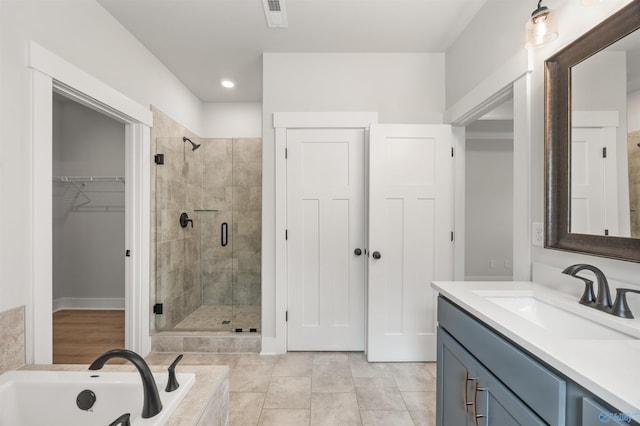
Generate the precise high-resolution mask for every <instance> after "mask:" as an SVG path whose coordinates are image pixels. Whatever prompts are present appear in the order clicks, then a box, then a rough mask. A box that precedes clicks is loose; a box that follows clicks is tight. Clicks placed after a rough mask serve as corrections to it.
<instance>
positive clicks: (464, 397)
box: [462, 371, 478, 412]
mask: <svg viewBox="0 0 640 426" xmlns="http://www.w3.org/2000/svg"><path fill="white" fill-rule="evenodd" d="M473 380H478V379H476V378H475V377H469V372H468V371H465V372H464V384H463V391H462V400H463V401H464V411H466V412H468V411H469V406H470V405H472V404H473V402H472V401H469V400H468V399H467V384H468V382H470V381H473ZM476 385H477V383H476Z"/></svg>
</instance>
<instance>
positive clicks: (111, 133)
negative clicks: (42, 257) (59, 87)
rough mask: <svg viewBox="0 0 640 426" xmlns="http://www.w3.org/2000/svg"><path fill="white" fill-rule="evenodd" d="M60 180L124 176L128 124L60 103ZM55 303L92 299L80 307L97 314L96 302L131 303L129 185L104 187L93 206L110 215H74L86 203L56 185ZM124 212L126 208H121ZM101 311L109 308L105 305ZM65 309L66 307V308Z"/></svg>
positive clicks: (56, 114) (56, 166) (56, 163)
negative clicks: (128, 281) (126, 192)
mask: <svg viewBox="0 0 640 426" xmlns="http://www.w3.org/2000/svg"><path fill="white" fill-rule="evenodd" d="M53 118H54V123H55V124H54V127H56V129H57V131H56V132H55V133H54V139H53V175H54V176H124V168H125V167H124V166H125V128H124V124H122V123H119V122H117V121H115V120H113V119H111V118H108V117H106V116H104V115H102V114H99V113H97V112H95V111H93V110H91V109H89V108H86V107H84V106H82V105H80V104H77V103H75V102H54V110H53ZM53 185H54V192H53V193H54V199H53V299H54V301H55V300H59V301H60V299H67V298H71V299H85V300H86V299H89V300H86V302H83V303H84V304H81V305H78V304H77V302H78V301H77V300H76V301H75V302H76V305H74V306H75V307H85V308H91V307H93V306H95V305H94V304H95V303H96V302H97V301H94V299H104V298H109V299H111V298H113V299H121V300H122V302H124V297H125V285H124V284H125V277H124V272H125V271H124V265H125V262H124V250H125V233H124V230H125V219H124V209H122V207H123V206H124V183H122V182H116V183H109V184H98V185H99V187H100V189H102V190H109V191H121V192H115V193H108V194H98V193H92V192H91V189H92V184H91V183H88V184H86V186H85V187H84V189H86V190H87V191H88V192H87V194H88V196H89V197H92V198H93V199H92V204H91V205H95V204H96V203H97V204H99V205H105V206H110V207H112V208H111V210H107V209H90V210H83V209H80V210H74V209H73V206H74V205H77V204H78V203H79V202H85V201H86V199H85V198H83V197H82V196H80V197H79V198H78V199H77V200H76V199H75V196H76V195H77V190H76V189H75V187H74V186H73V185H72V184H71V183H62V182H54V184H53ZM118 207H120V208H118ZM99 306H104V304H101V305H99ZM63 307H64V306H63Z"/></svg>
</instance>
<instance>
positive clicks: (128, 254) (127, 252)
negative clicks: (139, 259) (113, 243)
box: [124, 249, 131, 257]
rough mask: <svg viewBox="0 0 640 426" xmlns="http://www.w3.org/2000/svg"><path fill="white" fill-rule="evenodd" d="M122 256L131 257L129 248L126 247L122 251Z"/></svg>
mask: <svg viewBox="0 0 640 426" xmlns="http://www.w3.org/2000/svg"><path fill="white" fill-rule="evenodd" d="M124 256H125V257H131V250H129V249H127V250H125V251H124Z"/></svg>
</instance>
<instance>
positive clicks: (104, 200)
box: [53, 176, 125, 211]
mask: <svg viewBox="0 0 640 426" xmlns="http://www.w3.org/2000/svg"><path fill="white" fill-rule="evenodd" d="M53 182H54V191H53V194H54V197H57V198H58V199H59V200H61V201H63V202H62V203H61V204H60V205H61V206H63V207H64V208H65V209H66V210H71V211H123V210H124V183H125V180H124V177H123V176H54V177H53Z"/></svg>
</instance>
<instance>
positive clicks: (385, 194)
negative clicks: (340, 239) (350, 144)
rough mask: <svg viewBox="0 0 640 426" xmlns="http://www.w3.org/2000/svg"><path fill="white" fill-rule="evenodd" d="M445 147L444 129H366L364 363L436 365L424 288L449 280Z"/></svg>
mask: <svg viewBox="0 0 640 426" xmlns="http://www.w3.org/2000/svg"><path fill="white" fill-rule="evenodd" d="M452 141H453V138H452V135H451V127H450V126H445V125H372V126H371V131H370V148H369V149H370V160H369V176H370V177H369V252H370V254H371V257H369V259H368V268H369V272H368V282H369V284H368V315H367V319H368V327H367V328H368V332H367V339H368V341H367V358H368V360H369V361H434V360H435V359H436V294H435V292H434V291H433V290H432V289H431V286H430V284H431V281H433V280H451V279H452V278H453V243H452V234H451V232H452V230H453V226H452V223H453V210H452V193H451V192H452V190H451V182H452V181H453V175H452V171H453V158H452V154H451V147H452ZM378 255H379V256H378Z"/></svg>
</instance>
